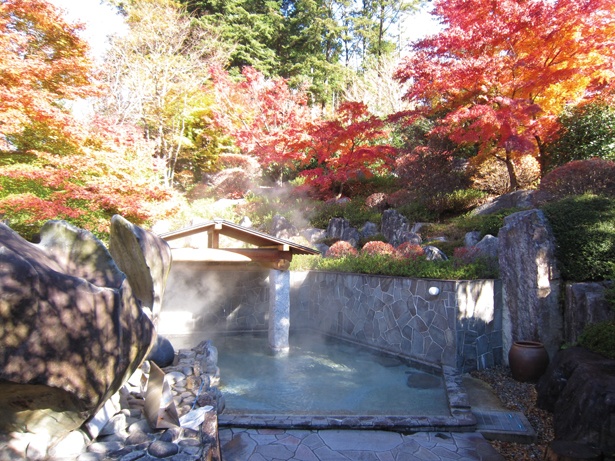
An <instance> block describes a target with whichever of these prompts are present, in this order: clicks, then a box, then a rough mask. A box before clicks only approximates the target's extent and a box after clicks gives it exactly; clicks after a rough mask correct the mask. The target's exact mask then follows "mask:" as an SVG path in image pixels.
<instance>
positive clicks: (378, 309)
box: [159, 263, 503, 372]
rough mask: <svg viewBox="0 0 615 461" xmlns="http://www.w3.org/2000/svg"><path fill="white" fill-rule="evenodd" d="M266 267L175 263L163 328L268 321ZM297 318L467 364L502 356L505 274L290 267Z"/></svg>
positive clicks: (231, 327)
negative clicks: (442, 276) (414, 274)
mask: <svg viewBox="0 0 615 461" xmlns="http://www.w3.org/2000/svg"><path fill="white" fill-rule="evenodd" d="M268 276H269V271H268V270H245V269H242V270H239V269H233V270H231V269H230V268H228V267H227V268H218V269H216V270H214V269H213V268H211V267H210V268H207V267H206V266H203V265H198V264H188V263H177V264H174V265H173V267H172V269H171V274H170V278H169V283H168V284H167V293H166V295H165V299H164V303H163V309H162V314H161V316H162V317H161V318H162V321H161V324H160V329H159V330H160V333H161V334H163V335H164V334H182V333H192V332H194V331H204V332H207V331H209V332H211V333H214V332H223V331H266V330H267V328H268V309H269V298H270V292H269V289H270V288H269V279H268ZM181 319H184V321H183V322H182V321H179V322H178V320H181ZM290 328H291V329H294V330H311V331H314V332H318V333H322V334H326V335H330V336H335V337H338V338H341V339H345V340H349V341H353V342H356V343H360V344H363V345H367V346H370V347H373V348H377V349H380V350H383V351H387V352H391V353H394V354H399V355H403V356H405V357H408V358H411V359H414V360H417V361H420V362H425V363H428V364H438V365H440V364H441V365H446V366H451V367H454V368H456V369H458V370H459V371H462V372H467V371H471V370H475V369H483V368H488V367H490V366H493V365H498V364H500V363H502V354H503V352H502V301H501V284H500V282H499V281H497V280H476V281H454V280H429V279H409V278H403V277H385V276H373V275H365V274H349V273H335V272H318V271H312V272H291V274H290ZM204 335H206V333H204Z"/></svg>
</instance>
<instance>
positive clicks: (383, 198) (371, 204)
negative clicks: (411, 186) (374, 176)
mask: <svg viewBox="0 0 615 461" xmlns="http://www.w3.org/2000/svg"><path fill="white" fill-rule="evenodd" d="M365 206H366V207H367V208H375V209H377V210H379V211H384V210H385V209H386V207H387V206H388V203H387V194H385V193H384V192H376V193H374V194H371V195H370V196H368V197H367V198H366V199H365Z"/></svg>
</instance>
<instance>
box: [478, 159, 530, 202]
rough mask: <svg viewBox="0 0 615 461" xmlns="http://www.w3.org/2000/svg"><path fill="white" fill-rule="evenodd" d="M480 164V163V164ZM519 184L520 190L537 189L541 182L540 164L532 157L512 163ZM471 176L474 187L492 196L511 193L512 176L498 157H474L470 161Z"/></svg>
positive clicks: (514, 160) (515, 160)
mask: <svg viewBox="0 0 615 461" xmlns="http://www.w3.org/2000/svg"><path fill="white" fill-rule="evenodd" d="M479 162H480V163H479ZM512 163H513V168H514V170H515V175H516V177H517V184H518V187H519V188H520V189H531V188H535V187H536V185H537V184H538V181H539V180H540V164H539V163H538V161H537V160H536V159H535V158H534V157H532V156H530V155H524V156H522V157H519V158H515V159H513V161H512ZM469 174H470V179H471V183H472V187H473V188H475V189H479V190H482V191H485V192H488V193H491V194H496V195H501V194H505V193H507V192H510V176H509V173H508V168H507V167H506V164H505V163H504V161H503V160H501V159H498V158H497V157H488V158H486V159H483V158H482V157H474V158H473V159H472V160H471V161H470V167H469Z"/></svg>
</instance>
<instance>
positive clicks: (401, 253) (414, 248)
mask: <svg viewBox="0 0 615 461" xmlns="http://www.w3.org/2000/svg"><path fill="white" fill-rule="evenodd" d="M396 255H397V257H399V258H402V259H418V258H419V257H421V256H424V255H425V250H423V247H422V246H421V245H417V244H416V243H410V242H404V243H402V244H401V245H399V246H398V247H397V249H396Z"/></svg>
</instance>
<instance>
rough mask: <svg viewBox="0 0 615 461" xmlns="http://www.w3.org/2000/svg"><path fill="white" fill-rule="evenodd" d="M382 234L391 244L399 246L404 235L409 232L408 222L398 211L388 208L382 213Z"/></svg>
mask: <svg viewBox="0 0 615 461" xmlns="http://www.w3.org/2000/svg"><path fill="white" fill-rule="evenodd" d="M380 227H381V229H382V235H384V237H385V238H386V239H387V241H388V242H389V243H390V244H391V245H393V246H395V247H396V246H399V245H400V244H402V243H403V242H405V241H406V240H404V239H405V236H406V235H407V234H408V233H410V224H409V223H408V219H406V217H405V216H403V215H401V214H400V213H399V212H398V211H396V210H393V209H390V210H385V211H384V212H383V213H382V224H381V226H380Z"/></svg>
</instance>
